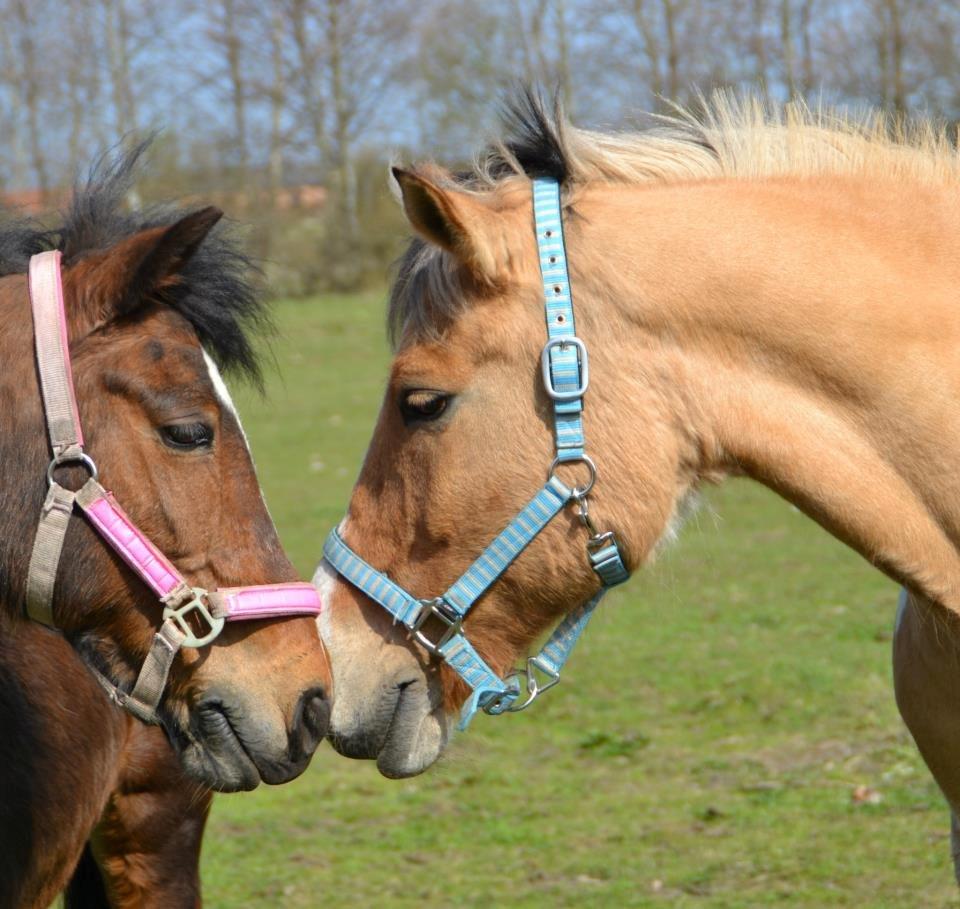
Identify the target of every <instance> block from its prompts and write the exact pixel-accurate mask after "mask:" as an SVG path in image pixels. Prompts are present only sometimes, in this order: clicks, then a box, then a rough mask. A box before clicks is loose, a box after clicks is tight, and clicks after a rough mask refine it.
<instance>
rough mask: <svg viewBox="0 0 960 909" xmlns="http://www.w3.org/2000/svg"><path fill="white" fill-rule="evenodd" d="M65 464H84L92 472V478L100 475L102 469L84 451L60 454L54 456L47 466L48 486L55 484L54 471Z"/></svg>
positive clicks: (94, 478)
mask: <svg viewBox="0 0 960 909" xmlns="http://www.w3.org/2000/svg"><path fill="white" fill-rule="evenodd" d="M64 464H82V465H83V466H84V467H86V468H87V472H88V473H89V474H90V479H92V480H96V479H98V478H99V477H100V471H98V470H97V464H96V462H95V461H94V460H93V458H91V457H90V455H88V454H87V453H86V452H84V451H76V452H70V453H65V454H60V455H57V456H56V457H54V459H53V460H52V461H51V462H50V463H49V465H48V466H47V486H53V483H54V479H53V472H54V471H55V470H56V469H57V468H58V467H62V466H63V465H64Z"/></svg>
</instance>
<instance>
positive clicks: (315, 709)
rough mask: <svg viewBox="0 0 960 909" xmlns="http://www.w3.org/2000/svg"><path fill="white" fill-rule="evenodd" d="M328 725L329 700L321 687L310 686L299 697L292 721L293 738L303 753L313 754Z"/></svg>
mask: <svg viewBox="0 0 960 909" xmlns="http://www.w3.org/2000/svg"><path fill="white" fill-rule="evenodd" d="M329 726H330V702H329V701H328V700H327V695H326V692H325V691H324V690H323V689H322V688H311V689H310V690H309V691H306V692H304V693H303V695H301V697H300V704H299V706H298V707H297V718H296V721H295V723H294V734H295V738H296V739H297V740H298V741H299V750H300V751H301V752H302V753H303V754H304V755H310V754H313V752H314V751H316V749H317V745H319V744H320V742H321V741H322V740H323V738H324V737H325V736H326V734H327V730H328V728H329Z"/></svg>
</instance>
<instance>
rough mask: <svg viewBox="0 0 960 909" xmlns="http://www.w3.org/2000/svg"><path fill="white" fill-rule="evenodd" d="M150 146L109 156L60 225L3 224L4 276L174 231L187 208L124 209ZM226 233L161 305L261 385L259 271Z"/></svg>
mask: <svg viewBox="0 0 960 909" xmlns="http://www.w3.org/2000/svg"><path fill="white" fill-rule="evenodd" d="M148 145H149V141H147V142H144V143H142V144H140V145H138V146H136V147H135V148H133V149H130V150H128V151H115V152H112V153H109V154H107V155H104V156H103V157H102V158H100V160H99V161H97V163H96V164H94V166H93V167H92V168H91V170H90V173H89V175H88V176H87V179H86V180H85V181H84V182H83V183H82V184H78V185H76V186H75V187H74V191H73V197H72V201H71V202H70V204H69V206H68V207H67V209H66V210H65V211H64V212H63V213H62V216H61V223H60V225H59V226H56V227H52V228H47V227H44V226H43V225H41V224H39V223H38V222H37V221H35V220H33V219H31V218H25V217H17V216H15V215H8V216H7V217H4V218H2V220H0V277H2V276H5V275H11V274H22V273H24V272H26V271H27V267H28V263H29V260H30V257H31V256H32V255H34V254H35V253H39V252H43V251H44V250H48V249H59V250H60V251H61V252H62V253H63V257H64V262H65V263H67V264H69V263H70V262H73V261H76V260H78V259H81V258H83V256H85V255H87V254H88V253H91V252H95V251H97V250H102V249H106V248H108V247H110V246H113V245H114V244H115V243H118V242H120V241H122V240H124V239H126V238H127V237H130V236H132V235H134V234H136V233H138V232H139V231H141V230H146V229H148V228H151V227H164V226H167V225H171V224H174V223H175V222H176V221H178V220H179V219H180V218H182V217H184V216H185V215H186V214H188V213H189V212H190V209H189V208H185V207H181V206H173V205H157V206H150V207H148V208H144V209H139V210H136V211H131V210H129V209H128V208H127V205H126V202H127V199H128V196H129V194H130V192H131V190H132V188H133V184H134V180H135V177H136V175H137V172H138V168H139V165H140V160H141V158H142V157H143V153H144V151H146V148H147V146H148ZM231 233H232V232H231V230H230V228H229V226H226V227H224V226H220V225H218V226H217V227H216V228H214V230H213V231H212V232H211V233H210V234H209V235H208V237H207V238H206V239H205V240H204V241H203V243H202V244H201V245H200V247H199V249H197V251H196V252H195V253H194V255H193V257H192V258H191V259H190V260H189V261H188V262H187V264H186V265H185V266H184V267H183V269H182V271H181V272H180V276H181V281H180V282H179V283H178V284H177V285H176V287H175V288H173V289H172V290H171V291H169V292H166V293H165V295H164V299H165V300H166V301H167V302H169V303H170V305H171V306H173V307H174V308H175V309H176V310H177V311H178V312H179V313H180V314H181V315H183V316H184V318H186V319H187V321H188V322H190V324H191V325H192V326H193V328H194V330H195V331H196V333H197V336H198V337H199V339H200V343H201V344H202V345H203V346H204V348H205V349H206V350H207V351H209V353H210V355H211V356H212V357H213V359H214V360H215V361H216V362H217V365H218V366H220V367H221V368H223V369H225V370H234V371H237V372H240V373H242V374H245V375H246V376H247V377H248V378H250V379H252V380H253V381H254V382H255V383H257V384H259V383H260V366H259V363H258V360H257V355H256V352H255V350H254V347H253V344H252V342H251V337H250V335H251V334H252V333H256V332H257V331H260V330H263V329H265V328H267V327H269V324H270V320H269V317H268V316H267V312H266V308H265V306H264V303H263V300H262V297H261V294H260V292H259V290H258V289H257V287H256V286H255V284H254V279H255V278H256V276H257V275H258V274H259V271H258V269H257V267H256V266H255V265H254V264H253V262H252V261H251V260H250V258H248V257H247V256H246V255H245V254H244V253H243V252H242V250H241V248H240V246H239V244H238V243H237V240H236V238H235V237H233V236H231Z"/></svg>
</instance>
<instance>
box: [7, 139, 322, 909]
mask: <svg viewBox="0 0 960 909" xmlns="http://www.w3.org/2000/svg"><path fill="white" fill-rule="evenodd" d="M138 156H139V151H136V152H133V153H131V154H129V155H127V156H125V157H120V158H119V159H118V160H116V161H113V162H110V161H106V162H104V163H103V164H101V165H100V167H99V168H98V169H97V170H95V171H94V174H93V175H92V177H91V179H90V181H89V183H88V184H87V185H86V186H85V187H82V188H80V189H79V190H78V191H77V193H76V195H75V197H74V199H73V202H72V204H71V207H70V208H69V210H68V211H67V212H66V214H65V216H64V218H63V222H62V223H61V224H60V225H59V226H57V227H56V228H54V229H51V230H45V229H40V228H38V227H37V226H36V225H34V224H31V223H28V222H24V221H19V220H16V219H8V220H7V221H0V313H2V316H3V325H4V331H3V334H2V343H3V345H4V347H3V356H2V361H0V362H2V364H3V369H2V372H0V465H2V468H0V469H2V470H3V476H4V480H3V484H2V489H3V492H2V495H3V497H4V499H3V508H2V512H0V513H2V518H0V520H2V522H3V528H2V531H0V602H2V607H3V608H2V610H0V906H2V907H8V906H10V907H13V906H16V907H20V906H26V907H32V906H45V905H48V904H49V903H50V901H51V900H52V899H53V898H54V897H55V895H56V894H57V893H58V892H59V891H60V890H62V889H63V888H64V886H65V885H66V884H67V882H68V881H69V879H70V876H71V873H72V872H73V870H74V868H75V867H76V865H77V861H78V859H79V857H80V855H81V852H82V851H83V849H84V845H85V843H87V841H88V840H89V841H90V847H89V850H88V857H93V858H95V859H96V862H97V863H98V864H99V866H100V870H99V871H98V870H96V869H94V868H93V866H92V863H91V862H89V861H87V862H85V863H84V865H83V866H82V867H81V870H80V872H79V877H78V880H77V881H76V882H75V885H74V887H73V895H72V897H71V898H70V899H69V900H68V902H70V903H71V904H72V905H86V906H89V905H93V904H95V903H96V902H97V901H100V900H103V899H108V900H109V902H110V904H111V905H138V906H140V905H156V906H193V905H196V904H197V903H198V902H199V881H198V874H197V864H198V858H199V848H200V838H201V835H202V830H203V824H204V821H205V818H206V814H207V810H208V808H209V802H210V791H211V790H221V791H235V790H240V789H250V788H253V787H254V786H256V785H257V784H258V783H259V782H260V781H261V780H263V781H266V782H269V783H281V782H284V781H286V780H289V779H292V778H293V777H295V776H297V775H298V774H299V773H301V772H302V771H303V770H304V768H305V767H306V766H307V764H308V762H309V760H310V757H311V755H312V753H313V751H314V749H315V748H316V746H317V744H318V743H319V741H320V739H321V738H322V737H323V735H324V733H325V732H326V725H327V715H328V707H327V701H326V698H327V692H328V691H329V688H330V674H329V668H328V665H327V662H326V658H325V655H324V653H323V649H322V647H321V646H320V644H319V642H318V639H317V634H316V623H315V620H314V618H313V617H312V616H311V617H306V616H304V617H285V618H282V619H279V620H277V619H270V620H256V621H250V622H231V621H228V622H227V623H226V625H225V626H223V630H222V633H220V635H219V637H218V638H217V639H216V640H215V641H213V642H212V643H210V644H209V645H208V646H203V647H200V646H197V647H196V648H195V647H193V646H185V647H184V649H182V650H180V651H179V654H178V655H177V656H176V658H175V659H174V660H173V662H172V667H171V669H170V672H169V677H168V681H167V685H166V687H165V689H164V691H163V696H162V700H161V701H160V703H159V707H158V709H157V711H156V718H157V720H158V725H156V726H147V725H144V724H143V723H141V722H140V721H139V720H137V719H134V718H132V717H131V716H130V715H129V714H127V713H125V712H123V711H122V710H120V709H119V707H118V706H117V705H116V703H115V699H116V698H118V697H119V698H120V699H121V700H122V699H123V698H124V696H125V695H126V694H128V693H129V692H130V689H131V687H132V686H133V684H134V681H135V680H136V679H137V674H138V672H139V671H140V667H141V666H142V665H143V664H144V661H145V659H147V658H148V652H149V651H150V650H151V646H153V645H152V644H151V642H152V641H153V642H154V644H155V633H156V632H157V629H158V626H160V624H161V611H163V612H164V619H166V616H167V612H168V610H165V609H163V607H162V606H161V603H159V602H158V601H157V597H156V596H155V595H154V594H153V593H152V592H151V590H150V589H149V588H148V587H147V586H146V585H145V583H144V581H143V580H142V579H141V577H138V575H137V574H136V573H134V571H133V570H131V569H130V568H129V567H128V564H129V563H128V562H127V561H126V560H125V559H121V558H120V556H119V555H118V554H117V552H116V551H114V550H113V549H111V548H110V547H108V546H107V545H106V543H105V542H104V539H103V538H102V537H101V536H99V535H98V534H97V533H96V532H95V531H94V527H93V525H92V524H91V523H89V521H88V520H87V518H86V517H85V516H84V514H81V513H80V511H79V510H78V511H75V512H74V514H73V516H72V517H70V518H69V523H68V524H67V530H66V537H65V542H64V545H63V553H62V557H61V559H60V564H59V569H58V570H57V574H56V585H55V587H54V593H53V601H52V606H53V616H54V618H55V624H56V626H57V630H52V629H50V628H47V627H44V626H43V625H41V624H39V623H37V622H33V621H30V620H29V619H27V618H25V603H26V599H27V591H26V574H27V564H28V562H29V561H30V555H31V548H32V546H33V542H34V534H35V532H36V530H37V522H38V516H39V515H40V514H41V505H42V504H43V503H44V497H45V496H46V495H47V488H46V486H47V483H46V481H45V472H46V470H47V464H48V462H49V461H50V451H49V448H48V441H47V433H46V430H45V424H44V408H43V404H44V401H43V400H42V395H41V389H40V387H39V377H38V367H37V361H36V360H35V358H34V325H33V323H32V321H31V306H30V302H29V296H28V286H27V277H26V274H25V273H26V271H27V266H28V262H29V260H30V259H31V257H32V256H36V254H38V253H41V252H43V251H44V250H47V249H51V248H55V249H59V250H60V251H61V253H62V268H61V274H62V282H63V310H64V312H65V315H66V334H67V338H66V340H67V342H68V345H69V352H70V356H71V358H72V378H73V383H74V385H75V389H76V400H77V409H78V412H79V422H80V423H81V424H82V429H83V433H84V435H85V440H86V451H87V452H88V453H89V455H90V456H91V457H92V458H93V459H94V460H95V461H96V463H97V465H98V466H99V471H100V477H101V479H102V481H103V482H104V484H105V485H107V484H108V485H109V488H110V489H111V490H112V491H113V493H115V495H116V498H117V501H118V502H120V503H122V504H123V507H124V509H125V511H126V512H127V514H129V516H130V518H131V519H132V521H133V522H135V524H136V525H137V526H138V527H139V528H140V529H141V530H142V531H143V533H144V534H145V535H146V537H148V538H149V540H150V541H152V543H153V544H154V545H155V546H156V547H157V549H158V550H159V551H160V552H161V553H164V554H166V556H167V557H169V559H170V563H171V565H172V566H173V567H174V569H175V571H176V572H179V573H181V574H182V575H183V576H184V577H185V578H186V579H187V582H188V583H189V584H190V585H197V587H202V588H203V590H204V591H206V590H209V591H215V590H217V589H221V590H223V589H224V588H228V587H229V586H230V585H241V584H245V585H280V588H282V589H292V588H296V587H297V585H296V584H294V583H292V582H294V581H295V572H294V570H293V567H292V566H291V564H290V562H289V561H288V559H287V558H286V556H285V554H284V553H283V551H282V549H281V547H280V542H279V540H278V538H277V534H276V530H275V528H274V526H273V523H272V521H271V520H270V517H269V515H268V513H267V510H266V507H265V505H264V503H263V500H262V497H261V494H260V489H259V486H258V484H257V480H256V476H255V473H254V469H253V464H252V461H251V458H250V454H249V451H248V448H247V444H246V439H245V437H244V434H243V431H242V429H241V427H240V423H239V421H238V418H237V416H236V413H235V411H234V409H233V405H232V403H231V401H230V398H229V395H228V393H227V391H226V388H225V386H224V385H223V381H222V379H221V378H220V375H219V372H218V370H217V366H216V365H215V363H219V364H220V365H221V366H224V367H226V368H235V369H238V370H240V371H241V372H243V371H245V372H246V373H247V374H248V375H250V376H252V377H253V378H254V379H256V377H257V375H258V373H257V363H256V359H255V357H254V354H253V350H252V347H251V341H250V332H251V331H254V330H256V328H257V325H258V323H261V322H262V320H263V318H264V311H263V309H262V307H261V304H260V302H259V300H258V297H257V295H256V294H255V292H254V290H253V288H252V285H251V283H250V277H251V274H250V271H251V270H250V266H249V262H248V261H247V260H246V259H245V258H244V257H243V256H242V254H240V252H239V251H238V248H237V247H236V245H235V244H234V242H233V241H232V240H231V239H230V237H229V236H228V233H227V232H225V231H223V230H221V229H214V226H215V224H216V222H217V220H218V219H219V212H217V211H216V210H215V209H202V210H200V211H192V212H191V211H184V210H175V209H156V210H150V211H144V212H134V213H127V212H125V211H124V206H123V200H124V198H125V195H126V193H127V191H128V189H129V185H130V182H131V173H132V169H133V168H134V166H135V164H136V160H137V158H138ZM31 290H32V289H31ZM56 479H57V482H59V483H63V484H64V486H66V487H69V488H71V489H77V488H79V487H80V486H82V485H84V482H85V481H86V480H87V479H88V477H87V473H86V472H85V471H84V469H83V467H82V466H80V465H79V464H77V465H74V463H73V462H71V463H69V464H67V465H64V466H63V467H61V468H59V469H58V471H57V473H56ZM111 513H112V512H111ZM265 589H268V588H263V587H258V588H255V590H258V591H262V590H265ZM270 589H276V588H270ZM174 605H175V604H174ZM167 606H168V608H170V609H172V608H173V606H171V605H170V603H167ZM174 611H175V610H174ZM164 625H166V622H164ZM188 625H189V627H190V628H193V629H195V631H196V634H198V635H199V634H200V633H201V631H203V630H204V629H203V628H199V629H196V627H195V624H194V623H193V621H192V618H191V620H190V621H189V622H188ZM188 640H189V638H188ZM98 676H99V680H98ZM104 687H106V688H108V689H110V690H111V691H113V692H114V695H113V698H111V697H108V693H107V692H106V691H105V690H104ZM89 894H94V896H89Z"/></svg>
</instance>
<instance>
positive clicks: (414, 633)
mask: <svg viewBox="0 0 960 909" xmlns="http://www.w3.org/2000/svg"><path fill="white" fill-rule="evenodd" d="M430 619H437V620H439V621H440V622H441V623H442V624H443V625H444V626H446V628H445V630H444V632H443V634H442V635H441V636H440V640H439V641H431V640H430V638H428V637H427V636H426V634H425V633H424V631H423V626H424V625H426V624H427V622H429V621H430ZM462 621H463V620H462V619H461V617H460V616H459V615H458V614H457V612H456V611H455V610H454V609H453V607H452V606H451V605H450V604H449V603H447V601H446V600H445V599H444V598H443V597H434V598H433V599H432V600H421V601H420V611H419V612H418V613H417V617H416V619H414V622H413V625H412V626H410V637H412V638H413V639H414V640H415V641H416V642H417V643H418V644H420V645H421V646H422V647H423V648H424V649H425V650H427V652H428V653H432V654H436V655H439V653H440V648H441V647H443V645H444V644H446V643H448V642H449V641H450V639H451V638H455V637H456V636H457V635H458V634H460V625H461V622H462Z"/></svg>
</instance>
